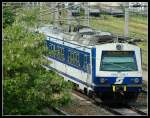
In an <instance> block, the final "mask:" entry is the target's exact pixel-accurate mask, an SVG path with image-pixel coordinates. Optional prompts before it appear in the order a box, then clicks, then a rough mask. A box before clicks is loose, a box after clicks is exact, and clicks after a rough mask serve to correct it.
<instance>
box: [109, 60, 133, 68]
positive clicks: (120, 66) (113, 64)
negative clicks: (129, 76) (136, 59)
mask: <svg viewBox="0 0 150 118" xmlns="http://www.w3.org/2000/svg"><path fill="white" fill-rule="evenodd" d="M107 64H111V65H115V66H118V67H121V68H123V69H126V70H127V69H130V70H134V69H133V68H130V67H125V66H121V65H120V64H116V63H113V62H107Z"/></svg>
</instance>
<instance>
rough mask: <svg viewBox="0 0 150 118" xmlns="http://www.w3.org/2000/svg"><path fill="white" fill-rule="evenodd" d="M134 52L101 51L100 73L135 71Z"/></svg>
mask: <svg viewBox="0 0 150 118" xmlns="http://www.w3.org/2000/svg"><path fill="white" fill-rule="evenodd" d="M137 70H138V68H137V62H136V56H135V52H134V51H103V52H102V57H101V64H100V71H137Z"/></svg>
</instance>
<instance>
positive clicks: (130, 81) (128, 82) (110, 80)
mask: <svg viewBox="0 0 150 118" xmlns="http://www.w3.org/2000/svg"><path fill="white" fill-rule="evenodd" d="M101 78H104V79H106V83H107V84H110V85H111V84H114V83H115V82H116V79H117V77H96V78H95V83H96V85H98V84H100V79H101ZM135 78H138V79H139V82H138V83H135V82H134V79H135ZM122 84H126V85H131V84H142V77H125V78H124V80H123V82H122Z"/></svg>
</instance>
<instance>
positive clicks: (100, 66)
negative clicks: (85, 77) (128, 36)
mask: <svg viewBox="0 0 150 118" xmlns="http://www.w3.org/2000/svg"><path fill="white" fill-rule="evenodd" d="M94 51H95V53H94ZM94 51H93V54H94V55H93V57H95V58H93V84H94V86H95V87H94V89H95V91H96V93H107V94H109V93H110V92H111V93H122V94H128V93H129V94H131V95H135V94H137V93H139V92H140V91H141V90H142V67H141V65H142V58H141V57H142V55H141V49H140V48H139V47H137V46H135V45H131V44H127V43H108V44H102V45H97V46H96V48H95V50H94Z"/></svg>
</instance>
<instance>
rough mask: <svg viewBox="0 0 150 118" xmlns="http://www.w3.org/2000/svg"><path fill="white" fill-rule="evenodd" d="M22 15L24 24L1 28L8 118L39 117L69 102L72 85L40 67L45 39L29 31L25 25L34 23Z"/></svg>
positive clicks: (4, 99)
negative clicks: (20, 117) (10, 116)
mask: <svg viewBox="0 0 150 118" xmlns="http://www.w3.org/2000/svg"><path fill="white" fill-rule="evenodd" d="M24 15H25V16H27V18H26V17H25V16H24V21H23V22H24V23H25V24H26V25H24V26H23V25H22V24H20V23H17V22H16V21H15V22H14V23H13V24H12V25H11V26H10V25H9V26H7V27H5V28H4V29H3V35H4V40H3V112H4V114H7V115H8V114H16V115H29V114H32V115H35V114H42V112H41V110H42V109H43V108H45V107H50V106H59V105H64V104H66V103H68V102H69V100H70V92H69V91H70V90H71V85H70V84H69V83H67V82H65V81H64V80H63V79H62V78H61V77H60V76H58V75H57V74H55V73H54V72H49V71H46V70H45V69H44V68H43V67H42V66H41V64H43V63H46V61H45V60H44V59H43V57H42V55H43V54H44V53H46V48H45V46H44V45H45V43H44V39H45V36H44V35H43V34H38V33H34V32H30V31H28V30H27V29H26V28H25V26H26V27H27V26H28V24H30V23H31V21H30V20H32V22H34V21H35V24H36V21H37V20H36V18H35V19H34V18H33V19H32V18H30V17H29V16H31V15H28V13H26V14H24ZM31 17H33V16H31ZM27 19H30V20H29V21H28V20H27Z"/></svg>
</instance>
